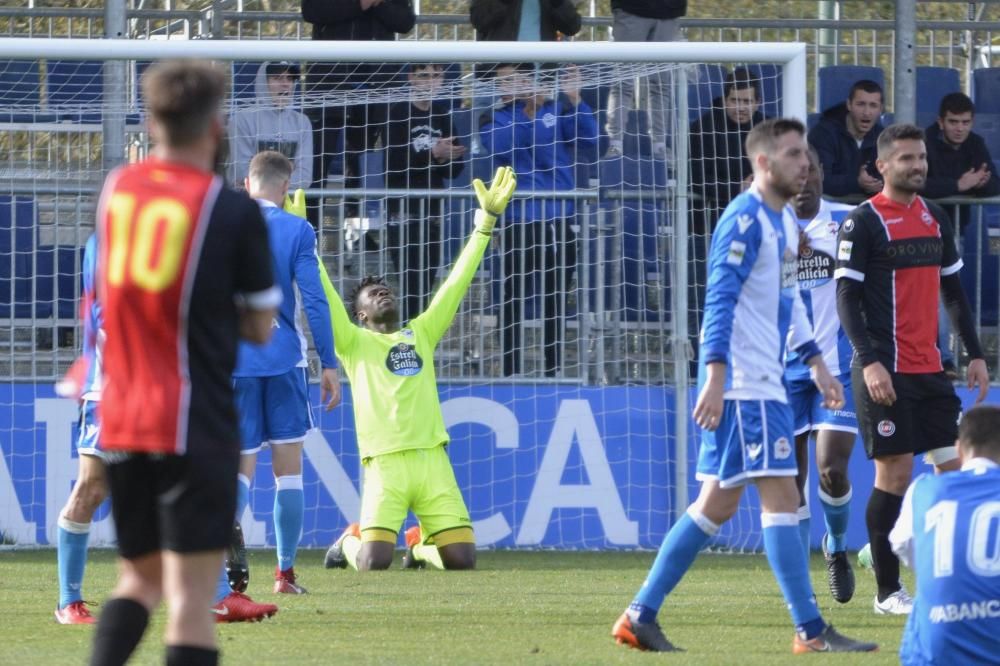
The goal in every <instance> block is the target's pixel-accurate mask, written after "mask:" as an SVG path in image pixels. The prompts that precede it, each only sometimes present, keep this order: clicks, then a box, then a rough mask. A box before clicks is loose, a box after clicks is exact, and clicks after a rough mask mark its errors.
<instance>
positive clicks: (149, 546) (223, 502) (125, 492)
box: [108, 450, 239, 560]
mask: <svg viewBox="0 0 1000 666" xmlns="http://www.w3.org/2000/svg"><path fill="white" fill-rule="evenodd" d="M109 457H110V460H109V463H110V464H109V465H108V476H109V483H110V489H111V513H112V515H113V516H114V520H115V529H116V531H117V533H118V553H119V554H120V555H121V556H122V557H123V558H125V559H127V560H133V559H136V558H138V557H140V556H142V555H147V554H149V553H153V552H156V551H160V550H171V551H174V552H177V553H198V552H203V551H210V550H221V549H223V548H225V547H226V546H227V545H229V542H230V540H231V538H232V531H233V520H234V519H235V518H236V477H237V474H238V473H239V454H238V453H237V452H236V451H235V450H234V451H233V452H232V453H227V454H225V455H218V456H194V457H192V456H190V455H163V454H144V453H136V454H121V453H116V452H112V453H110V454H109Z"/></svg>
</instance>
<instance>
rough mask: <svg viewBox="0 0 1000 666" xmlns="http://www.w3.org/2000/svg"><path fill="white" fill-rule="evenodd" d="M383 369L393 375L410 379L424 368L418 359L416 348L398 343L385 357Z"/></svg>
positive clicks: (422, 361)
mask: <svg viewBox="0 0 1000 666" xmlns="http://www.w3.org/2000/svg"><path fill="white" fill-rule="evenodd" d="M385 367H387V368H389V372H391V373H392V374H394V375H399V376H400V377H412V376H413V375H415V374H417V373H419V372H420V369H421V368H423V367H424V360H423V359H422V358H420V354H418V353H417V348H416V347H414V346H413V345H408V344H406V343H405V342H400V343H399V344H398V345H396V346H394V347H393V348H392V349H390V350H389V355H388V356H386V357H385Z"/></svg>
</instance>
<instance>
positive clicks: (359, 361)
mask: <svg viewBox="0 0 1000 666" xmlns="http://www.w3.org/2000/svg"><path fill="white" fill-rule="evenodd" d="M516 186H517V180H516V176H515V175H514V171H513V170H512V169H511V168H510V167H501V168H499V169H497V172H496V175H495V176H494V178H493V182H492V183H491V187H490V189H489V190H487V189H486V187H485V185H483V183H482V181H480V180H479V179H478V178H477V179H476V180H474V181H473V187H474V188H475V190H476V196H477V198H478V199H479V206H480V209H479V210H478V211H476V229H475V231H473V232H472V237H471V238H470V239H469V241H468V242H467V243H466V244H465V249H463V250H462V253H461V254H460V255H459V257H458V259H457V260H456V261H455V265H454V266H453V267H452V269H451V272H450V273H449V274H448V277H447V278H446V279H445V280H444V282H443V283H442V284H441V286H440V287H439V288H438V290H437V292H436V293H435V294H434V298H433V299H431V302H430V304H429V305H428V306H427V309H426V310H425V311H424V312H423V313H421V314H420V315H418V316H417V317H414V318H413V319H412V320H411V321H409V322H408V323H407V324H406V327H405V328H402V329H401V328H400V321H399V305H398V301H397V300H396V297H395V295H394V294H393V293H392V289H390V288H389V286H388V285H387V284H385V282H384V281H383V280H380V279H377V278H376V279H370V278H369V279H366V280H363V281H362V283H361V285H360V286H359V287H358V288H357V289H356V291H355V293H354V298H353V299H352V301H353V302H352V303H351V308H352V310H353V311H354V314H355V317H356V319H357V322H358V324H359V325H357V326H355V325H354V324H352V323H351V319H350V316H349V315H348V314H347V309H346V308H345V307H344V304H343V302H342V301H341V300H340V296H338V295H337V292H336V291H335V290H334V289H333V286H332V285H331V284H330V283H329V279H328V278H324V279H325V282H324V287H325V288H326V293H327V298H328V299H329V302H330V317H331V319H332V321H333V331H334V334H335V335H336V345H337V355H338V356H339V357H340V362H341V364H342V365H343V368H344V372H345V373H347V377H348V379H350V382H351V388H352V390H353V392H354V393H353V403H354V422H355V424H356V430H357V437H358V450H359V452H360V454H361V463H362V469H363V474H364V483H363V484H362V494H361V520H360V523H353V524H351V525H350V526H349V527H348V528H347V530H345V531H344V533H343V534H342V535H341V536H340V538H338V539H337V541H336V542H334V544H333V545H331V546H330V548H329V549H328V550H327V553H326V566H327V568H344V567H347V566H348V565H349V566H351V567H352V568H355V569H358V570H362V571H364V570H374V569H388V568H389V566H390V565H391V564H392V557H393V552H394V550H395V547H396V540H397V535H398V532H399V528H400V527H401V526H402V524H403V521H404V520H405V519H406V515H407V512H408V511H410V510H412V511H413V513H414V514H415V515H416V516H417V519H418V520H419V521H420V525H419V526H415V527H412V528H410V529H409V530H407V531H406V545H407V553H406V557H405V558H404V561H403V565H404V566H405V567H408V568H416V567H422V566H424V565H425V564H431V565H433V566H435V567H437V568H439V569H472V568H473V567H475V564H476V547H475V546H476V544H475V537H474V535H473V533H472V521H471V520H470V518H469V510H468V509H467V508H466V506H465V500H464V499H462V493H461V492H460V491H459V488H458V483H457V482H456V481H455V472H454V470H452V467H451V461H449V460H448V454H447V452H446V451H445V447H446V446H447V444H448V432H447V431H446V430H445V427H444V417H443V416H442V414H441V405H440V402H439V399H438V389H437V379H436V378H435V374H434V349H435V348H436V347H437V344H438V342H439V341H440V340H441V337H442V336H443V335H444V334H445V332H446V331H447V330H448V327H449V326H451V322H452V320H453V319H454V317H455V313H456V312H457V311H458V306H459V304H460V303H461V302H462V298H463V297H464V296H465V292H466V291H467V290H468V288H469V284H470V283H471V282H472V278H473V277H474V276H475V273H476V270H477V268H478V267H479V264H480V262H481V261H482V258H483V253H484V252H485V251H486V248H487V247H488V246H489V243H490V239H491V238H492V235H493V228H494V225H495V224H496V219H497V217H499V216H500V215H502V214H503V211H504V209H505V208H506V207H507V204H508V202H509V201H510V199H511V197H512V196H513V195H514V189H515V187H516ZM324 275H325V274H324Z"/></svg>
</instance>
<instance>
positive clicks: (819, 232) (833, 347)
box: [785, 199, 854, 381]
mask: <svg viewBox="0 0 1000 666" xmlns="http://www.w3.org/2000/svg"><path fill="white" fill-rule="evenodd" d="M852 210H854V206H849V205H847V204H841V203H834V202H832V201H826V200H825V199H820V204H819V211H818V212H817V213H816V217H814V218H813V219H811V220H799V221H798V224H799V228H800V229H801V230H802V233H804V234H805V235H806V237H807V238H808V239H809V247H808V248H807V249H804V250H803V251H802V252H801V254H800V255H799V293H800V295H801V297H802V304H803V305H805V307H806V314H807V315H808V316H809V322H810V323H811V324H812V326H813V334H814V335H815V340H816V345H817V346H818V347H819V348H820V351H822V352H823V360H824V361H826V367H827V368H829V370H830V373H831V374H832V375H833V376H834V377H837V376H839V375H842V374H844V373H848V372H850V371H851V356H852V355H853V354H854V349H853V348H852V347H851V341H850V340H849V339H848V338H847V334H846V333H844V329H843V328H842V327H841V326H840V316H839V315H838V314H837V281H836V280H834V279H833V272H834V271H835V270H836V268H837V232H838V231H839V230H840V224H841V222H843V221H844V218H846V217H847V214H848V213H850V212H851V211H852ZM786 365H787V368H786V370H785V376H786V377H787V378H788V380H789V381H795V380H804V379H808V378H809V367H808V366H807V365H806V364H805V363H803V362H802V359H801V358H799V355H798V354H797V353H796V352H795V351H793V350H789V352H788V358H787V360H786Z"/></svg>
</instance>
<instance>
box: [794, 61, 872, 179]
mask: <svg viewBox="0 0 1000 666" xmlns="http://www.w3.org/2000/svg"><path fill="white" fill-rule="evenodd" d="M883 99H884V98H883V95H882V86H880V85H879V84H877V83H875V82H874V81H869V80H867V79H862V80H861V81H858V82H856V83H855V84H854V85H852V86H851V90H850V92H849V93H848V95H847V102H846V103H845V104H837V105H836V106H832V107H830V108H829V109H826V110H825V111H824V112H823V117H822V118H821V119H820V121H819V123H818V124H817V125H816V127H814V128H813V129H812V131H811V132H809V145H810V146H812V147H813V148H815V149H816V152H817V153H819V160H820V163H821V164H822V165H823V190H824V192H825V193H826V194H828V195H829V196H833V197H845V196H849V195H854V194H856V195H862V196H865V197H867V196H870V195H872V194H875V193H876V192H881V191H882V179H881V177H880V176H879V174H878V171H877V170H876V169H875V157H876V149H875V141H876V140H877V139H878V135H879V134H881V133H882V124H881V122H880V119H881V116H882V105H883Z"/></svg>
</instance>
